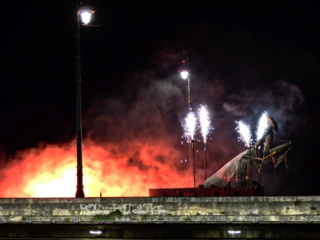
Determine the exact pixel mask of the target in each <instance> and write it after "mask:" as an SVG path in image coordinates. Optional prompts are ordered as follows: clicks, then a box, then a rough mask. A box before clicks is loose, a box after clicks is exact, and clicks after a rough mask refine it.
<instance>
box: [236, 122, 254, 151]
mask: <svg viewBox="0 0 320 240" xmlns="http://www.w3.org/2000/svg"><path fill="white" fill-rule="evenodd" d="M236 123H237V124H238V126H237V127H236V130H237V132H238V133H239V134H240V137H239V139H240V140H241V141H242V142H244V144H245V146H246V147H249V146H250V143H251V141H252V139H251V130H250V126H249V125H246V124H244V123H243V122H242V121H236Z"/></svg>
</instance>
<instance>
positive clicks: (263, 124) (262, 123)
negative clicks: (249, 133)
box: [256, 112, 268, 140]
mask: <svg viewBox="0 0 320 240" xmlns="http://www.w3.org/2000/svg"><path fill="white" fill-rule="evenodd" d="M267 127H268V113H267V112H264V113H263V114H262V115H261V117H260V119H259V122H258V126H257V132H256V135H257V140H260V138H261V137H262V135H263V133H264V131H265V130H266V128H267Z"/></svg>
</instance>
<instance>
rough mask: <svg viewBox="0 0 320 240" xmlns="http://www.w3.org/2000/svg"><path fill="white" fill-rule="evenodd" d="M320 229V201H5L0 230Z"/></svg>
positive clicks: (297, 198) (0, 212)
mask: <svg viewBox="0 0 320 240" xmlns="http://www.w3.org/2000/svg"><path fill="white" fill-rule="evenodd" d="M53 222H55V223H57V222H59V223H65V224H75V223H102V222H103V223H106V222H109V223H110V224H111V223H120V224H126V223H141V224H143V223H150V222H152V223H165V224H166V223H205V222H210V223H292V224H294V223H311V222H312V223H314V224H319V223H320V196H274V197H272V196H268V197H261V196H257V197H127V198H83V199H76V198H6V199H0V224H1V223H2V224H7V223H10V224H15V223H19V224H20V223H21V224H24V223H32V224H36V223H53Z"/></svg>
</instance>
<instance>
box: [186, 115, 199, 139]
mask: <svg viewBox="0 0 320 240" xmlns="http://www.w3.org/2000/svg"><path fill="white" fill-rule="evenodd" d="M184 128H185V136H186V137H187V138H188V139H189V141H192V140H193V139H194V133H195V129H196V116H195V114H194V112H188V115H187V117H186V119H185V127H184Z"/></svg>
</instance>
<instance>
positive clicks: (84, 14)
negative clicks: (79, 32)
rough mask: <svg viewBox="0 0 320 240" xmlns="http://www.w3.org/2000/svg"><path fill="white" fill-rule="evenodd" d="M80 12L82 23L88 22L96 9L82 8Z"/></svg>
mask: <svg viewBox="0 0 320 240" xmlns="http://www.w3.org/2000/svg"><path fill="white" fill-rule="evenodd" d="M78 14H80V17H81V21H82V23H83V24H88V23H89V22H90V21H91V15H92V14H94V11H93V10H90V9H88V8H81V9H80V10H79V11H78Z"/></svg>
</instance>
